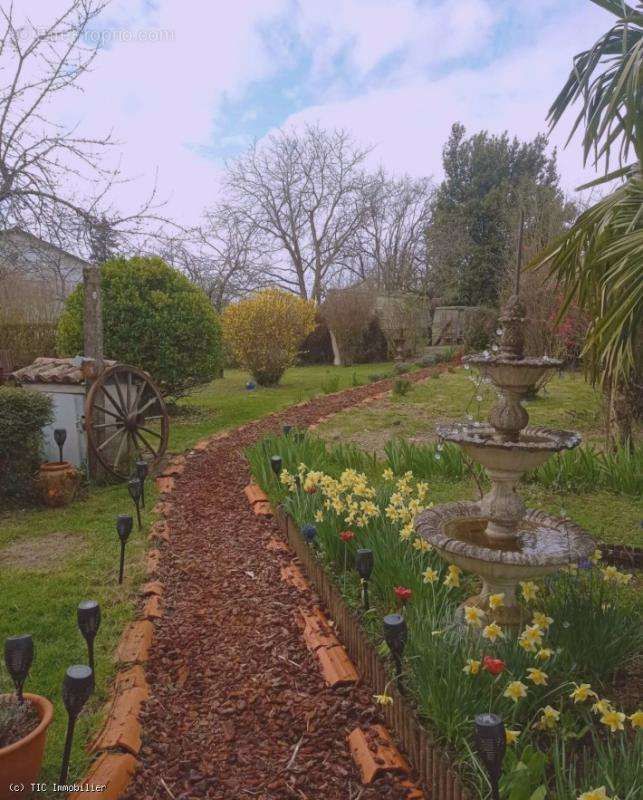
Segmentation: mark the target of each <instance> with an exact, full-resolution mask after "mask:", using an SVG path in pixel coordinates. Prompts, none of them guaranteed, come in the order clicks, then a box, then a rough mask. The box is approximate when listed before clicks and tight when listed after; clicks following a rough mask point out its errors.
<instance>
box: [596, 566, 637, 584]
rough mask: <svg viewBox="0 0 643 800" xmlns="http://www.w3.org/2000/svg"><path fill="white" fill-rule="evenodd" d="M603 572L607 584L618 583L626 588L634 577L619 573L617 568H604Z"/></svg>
mask: <svg viewBox="0 0 643 800" xmlns="http://www.w3.org/2000/svg"><path fill="white" fill-rule="evenodd" d="M601 572H602V574H603V580H604V581H606V582H607V583H617V584H620V585H621V586H624V585H625V584H627V583H629V582H630V581H631V580H632V576H631V575H630V574H629V573H628V572H619V571H618V570H617V569H616V567H612V566H609V567H604V568H603V569H602V570H601Z"/></svg>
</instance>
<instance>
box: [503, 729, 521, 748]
mask: <svg viewBox="0 0 643 800" xmlns="http://www.w3.org/2000/svg"><path fill="white" fill-rule="evenodd" d="M519 736H520V731H512V730H509V729H508V728H505V741H506V743H507V744H516V742H517V741H518V737H519Z"/></svg>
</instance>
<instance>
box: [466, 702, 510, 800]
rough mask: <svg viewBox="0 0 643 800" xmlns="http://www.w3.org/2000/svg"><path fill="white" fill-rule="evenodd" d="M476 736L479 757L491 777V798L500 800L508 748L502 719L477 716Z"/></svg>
mask: <svg viewBox="0 0 643 800" xmlns="http://www.w3.org/2000/svg"><path fill="white" fill-rule="evenodd" d="M474 736H475V743H476V748H477V750H478V755H479V756H480V760H481V761H482V763H483V765H484V767H485V769H486V770H487V773H488V775H489V781H490V783H491V796H492V797H493V800H500V789H499V783H500V775H501V773H502V760H503V758H504V757H505V748H506V746H507V744H506V739H505V726H504V723H503V721H502V718H501V717H499V716H498V715H497V714H476V718H475V730H474Z"/></svg>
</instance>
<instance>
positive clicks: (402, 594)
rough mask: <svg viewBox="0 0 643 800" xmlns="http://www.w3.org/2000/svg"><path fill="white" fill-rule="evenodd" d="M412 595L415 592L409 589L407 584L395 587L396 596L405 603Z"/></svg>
mask: <svg viewBox="0 0 643 800" xmlns="http://www.w3.org/2000/svg"><path fill="white" fill-rule="evenodd" d="M412 595H413V592H412V591H411V590H410V589H407V588H406V586H396V587H395V596H396V597H397V599H398V600H401V601H402V602H403V603H406V601H407V600H410V599H411V596H412Z"/></svg>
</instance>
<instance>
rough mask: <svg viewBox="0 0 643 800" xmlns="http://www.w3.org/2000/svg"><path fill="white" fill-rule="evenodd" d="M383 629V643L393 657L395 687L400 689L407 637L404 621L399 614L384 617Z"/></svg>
mask: <svg viewBox="0 0 643 800" xmlns="http://www.w3.org/2000/svg"><path fill="white" fill-rule="evenodd" d="M383 629H384V641H385V642H386V644H387V645H388V649H389V650H390V651H391V655H392V656H393V662H394V664H395V673H396V675H397V685H398V688H401V683H402V682H401V676H402V653H403V652H404V646H405V645H406V638H407V635H408V629H407V627H406V620H405V619H404V617H403V616H402V615H401V614H387V615H386V616H385V617H384V625H383Z"/></svg>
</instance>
